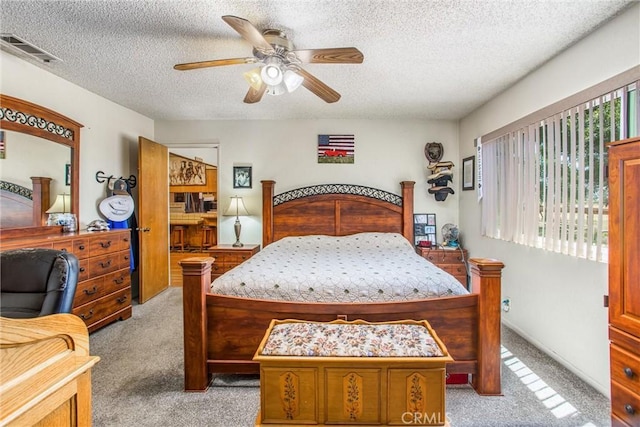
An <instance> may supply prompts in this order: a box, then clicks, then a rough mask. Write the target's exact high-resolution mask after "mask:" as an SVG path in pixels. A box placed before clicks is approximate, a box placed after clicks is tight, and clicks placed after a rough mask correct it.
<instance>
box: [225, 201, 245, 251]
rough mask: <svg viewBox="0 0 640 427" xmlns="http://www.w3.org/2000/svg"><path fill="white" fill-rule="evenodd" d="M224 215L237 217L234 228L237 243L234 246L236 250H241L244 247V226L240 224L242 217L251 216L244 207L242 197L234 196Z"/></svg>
mask: <svg viewBox="0 0 640 427" xmlns="http://www.w3.org/2000/svg"><path fill="white" fill-rule="evenodd" d="M224 215H226V216H233V215H235V217H236V222H235V224H234V226H233V229H234V231H235V232H236V242H235V243H234V244H233V247H234V248H241V247H242V246H244V245H243V244H242V243H240V230H241V229H242V225H241V224H240V215H243V216H244V215H249V212H248V211H247V208H245V206H244V202H243V201H242V197H238V196H232V197H231V202H230V203H229V207H228V208H227V210H226V211H225V213H224Z"/></svg>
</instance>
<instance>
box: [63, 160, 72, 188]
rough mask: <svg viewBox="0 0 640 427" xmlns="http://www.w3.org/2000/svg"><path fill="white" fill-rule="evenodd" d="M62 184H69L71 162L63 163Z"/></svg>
mask: <svg viewBox="0 0 640 427" xmlns="http://www.w3.org/2000/svg"><path fill="white" fill-rule="evenodd" d="M64 185H71V163H67V164H66V165H64Z"/></svg>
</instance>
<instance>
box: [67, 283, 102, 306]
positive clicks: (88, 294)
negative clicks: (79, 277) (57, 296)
mask: <svg viewBox="0 0 640 427" xmlns="http://www.w3.org/2000/svg"><path fill="white" fill-rule="evenodd" d="M106 294H107V292H105V291H104V276H100V277H96V278H95V279H91V280H85V281H83V282H80V283H78V287H77V288H76V296H75V297H74V298H73V306H74V307H80V306H81V305H83V304H86V303H88V302H90V301H93V300H95V299H98V298H100V297H102V296H105V295H106Z"/></svg>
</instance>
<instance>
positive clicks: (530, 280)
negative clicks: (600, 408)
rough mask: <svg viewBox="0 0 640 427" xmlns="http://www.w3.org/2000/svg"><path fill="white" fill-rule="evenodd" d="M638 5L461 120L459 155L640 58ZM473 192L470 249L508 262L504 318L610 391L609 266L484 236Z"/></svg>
mask: <svg viewBox="0 0 640 427" xmlns="http://www.w3.org/2000/svg"><path fill="white" fill-rule="evenodd" d="M639 17H640V5H639V4H638V3H636V4H635V5H634V6H633V7H632V8H631V9H628V10H627V11H626V12H625V13H624V14H623V15H621V16H619V17H617V18H615V19H614V20H612V21H610V22H609V23H607V24H606V25H605V26H603V27H602V28H600V29H599V30H597V31H596V32H594V33H592V34H591V35H589V36H588V37H587V38H585V39H583V40H582V41H580V42H579V43H577V44H575V45H573V46H572V47H571V48H569V49H568V50H566V51H565V52H563V53H562V54H560V55H559V56H557V57H556V58H554V59H553V60H551V61H549V62H547V63H546V64H544V65H543V66H542V67H540V68H539V69H538V70H536V71H535V72H533V73H532V74H530V75H529V76H527V77H526V78H524V79H523V80H521V81H520V82H518V83H517V84H516V85H514V86H513V87H512V88H510V89H508V90H506V91H505V92H504V93H502V94H501V95H499V96H497V97H495V98H494V99H492V100H491V101H490V102H488V103H487V104H485V105H484V106H482V107H481V108H479V109H477V110H476V111H474V112H473V113H471V114H470V115H468V116H467V117H465V118H464V119H463V120H461V122H460V156H461V157H460V158H463V157H467V156H470V155H473V154H475V151H474V147H473V139H474V138H476V137H478V136H481V135H483V134H486V133H489V132H490V131H493V130H495V129H498V128H500V127H502V126H504V125H506V124H509V123H511V122H513V121H515V120H517V119H519V118H521V117H523V116H525V115H527V114H529V113H532V112H534V111H537V110H538V109H540V108H542V107H544V106H546V105H549V104H552V103H554V102H556V101H559V100H561V99H563V98H565V97H567V96H569V95H572V94H574V93H577V92H579V91H581V90H583V89H586V88H588V87H590V86H593V85H595V84H597V83H600V82H601V81H603V80H606V79H607V78H610V77H612V76H614V75H616V74H618V73H621V72H623V71H626V70H628V69H630V68H632V67H633V66H636V65H638V64H640V29H639V28H640V26H639V25H638V23H639V22H640V19H639ZM480 218H481V217H480V206H479V204H478V202H477V196H476V193H475V192H472V191H466V192H464V193H463V194H462V196H461V198H460V227H461V230H462V231H464V232H465V234H466V235H467V236H468V238H467V239H466V240H465V241H466V243H467V247H468V248H469V250H470V252H471V255H473V256H489V257H494V258H497V259H500V260H502V261H503V262H504V263H505V269H504V272H503V296H505V297H509V298H510V299H511V301H512V304H511V311H509V312H508V313H503V321H504V323H505V324H507V325H508V326H509V327H511V328H513V329H515V330H516V331H518V332H519V333H520V334H522V335H523V336H525V337H526V338H527V339H528V340H529V341H531V342H533V343H534V344H536V345H537V346H539V347H540V348H541V349H543V350H544V351H545V352H547V353H548V354H550V355H551V356H552V357H554V358H556V359H557V360H559V361H561V362H562V363H563V364H564V365H565V366H567V367H568V368H569V369H571V370H572V371H574V372H575V373H576V374H578V375H579V376H580V377H582V378H583V379H584V380H586V381H587V382H589V383H590V384H592V385H593V386H594V387H595V388H597V389H598V390H600V391H601V392H602V393H603V394H605V395H609V359H608V355H609V353H608V347H607V346H608V334H607V321H608V320H607V309H606V308H604V307H603V299H602V296H603V295H605V294H607V293H608V290H607V265H606V264H604V263H598V262H592V261H585V260H581V259H575V258H572V257H569V256H566V255H560V254H555V253H550V252H545V251H542V250H539V249H532V248H527V247H524V246H520V245H516V244H511V243H506V242H503V241H499V240H493V239H488V238H484V237H482V236H481V235H480Z"/></svg>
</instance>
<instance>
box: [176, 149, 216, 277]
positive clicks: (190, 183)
mask: <svg viewBox="0 0 640 427" xmlns="http://www.w3.org/2000/svg"><path fill="white" fill-rule="evenodd" d="M165 145H166V146H167V148H168V149H169V169H170V170H169V175H170V185H169V258H170V259H169V264H170V271H169V285H170V286H178V287H179V286H182V269H181V267H180V264H179V262H180V261H181V260H182V259H185V258H191V257H194V256H208V254H207V249H209V248H212V247H214V246H215V245H216V244H217V242H218V237H219V233H218V206H217V201H218V197H217V196H218V144H217V143H200V144H198V143H191V144H165ZM172 174H173V177H172Z"/></svg>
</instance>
